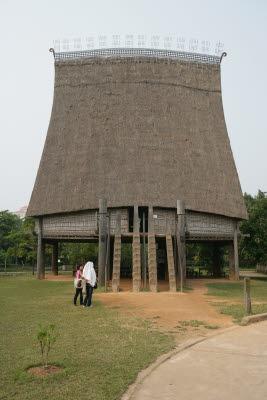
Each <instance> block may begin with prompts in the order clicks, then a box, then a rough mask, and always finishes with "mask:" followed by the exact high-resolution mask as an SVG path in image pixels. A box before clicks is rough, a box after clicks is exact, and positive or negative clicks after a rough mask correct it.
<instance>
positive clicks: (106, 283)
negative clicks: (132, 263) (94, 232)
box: [105, 214, 110, 290]
mask: <svg viewBox="0 0 267 400" xmlns="http://www.w3.org/2000/svg"><path fill="white" fill-rule="evenodd" d="M107 226H108V228H107V231H108V238H107V249H106V261H105V290H107V288H108V281H109V276H108V270H109V268H108V265H109V258H110V257H109V256H110V214H108V220H107Z"/></svg>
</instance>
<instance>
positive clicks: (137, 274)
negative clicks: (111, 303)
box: [133, 206, 141, 292]
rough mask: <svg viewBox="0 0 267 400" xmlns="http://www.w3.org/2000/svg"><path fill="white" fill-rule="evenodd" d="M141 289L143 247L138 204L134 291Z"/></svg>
mask: <svg viewBox="0 0 267 400" xmlns="http://www.w3.org/2000/svg"><path fill="white" fill-rule="evenodd" d="M140 290H141V249H140V227H139V215H138V206H134V227H133V291H134V292H139V291H140Z"/></svg>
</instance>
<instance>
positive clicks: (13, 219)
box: [0, 210, 21, 252]
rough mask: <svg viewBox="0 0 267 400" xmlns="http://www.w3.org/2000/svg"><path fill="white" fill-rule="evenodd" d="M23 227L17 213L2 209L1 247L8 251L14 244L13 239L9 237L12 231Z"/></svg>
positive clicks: (0, 218) (0, 224)
mask: <svg viewBox="0 0 267 400" xmlns="http://www.w3.org/2000/svg"><path fill="white" fill-rule="evenodd" d="M20 229H21V220H20V219H19V217H18V216H17V215H14V214H12V213H10V212H9V211H7V210H6V211H0V249H1V250H2V252H6V251H7V249H8V248H9V247H10V246H11V245H12V242H11V240H10V239H9V238H8V236H9V234H10V233H11V231H13V230H14V231H18V230H20Z"/></svg>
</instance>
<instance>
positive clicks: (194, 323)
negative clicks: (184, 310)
mask: <svg viewBox="0 0 267 400" xmlns="http://www.w3.org/2000/svg"><path fill="white" fill-rule="evenodd" d="M179 322H180V324H181V327H186V326H191V327H193V328H197V327H199V326H203V327H204V328H206V329H218V328H220V327H219V326H218V325H209V324H207V322H205V321H198V320H197V319H191V320H190V321H179ZM181 327H180V328H181ZM176 328H179V325H178V326H177V327H176Z"/></svg>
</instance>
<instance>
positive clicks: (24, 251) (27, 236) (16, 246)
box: [6, 217, 37, 263]
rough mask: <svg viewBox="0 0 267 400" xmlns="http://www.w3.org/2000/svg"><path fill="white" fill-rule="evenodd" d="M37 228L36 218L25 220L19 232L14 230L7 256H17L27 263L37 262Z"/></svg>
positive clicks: (10, 234) (11, 234)
mask: <svg viewBox="0 0 267 400" xmlns="http://www.w3.org/2000/svg"><path fill="white" fill-rule="evenodd" d="M34 227H35V220H34V218H30V217H27V218H24V219H23V221H22V225H21V228H20V229H19V230H12V231H11V232H10V233H9V235H8V236H7V239H8V240H9V244H10V246H9V248H8V249H7V252H6V254H7V256H9V257H10V256H11V257H12V256H13V257H14V256H15V255H17V256H18V257H19V258H21V259H23V260H24V261H25V262H26V261H29V262H31V263H33V262H35V261H36V257H37V240H36V238H35V237H34V235H33V231H34Z"/></svg>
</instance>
